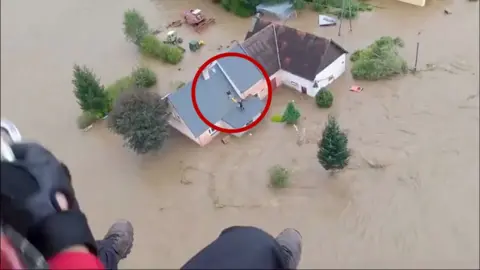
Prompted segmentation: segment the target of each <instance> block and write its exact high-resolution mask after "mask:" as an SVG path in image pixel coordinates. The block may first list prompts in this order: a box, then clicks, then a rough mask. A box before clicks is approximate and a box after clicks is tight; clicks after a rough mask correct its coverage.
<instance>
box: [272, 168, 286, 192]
mask: <svg viewBox="0 0 480 270" xmlns="http://www.w3.org/2000/svg"><path fill="white" fill-rule="evenodd" d="M269 174H270V186H271V187H273V188H286V187H287V186H288V184H289V180H290V172H289V171H288V170H287V169H285V168H284V167H282V166H280V165H275V166H273V167H272V168H270V170H269Z"/></svg>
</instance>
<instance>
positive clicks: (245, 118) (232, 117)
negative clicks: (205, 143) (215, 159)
mask: <svg viewBox="0 0 480 270" xmlns="http://www.w3.org/2000/svg"><path fill="white" fill-rule="evenodd" d="M245 61H246V60H245ZM209 74H210V78H209V79H207V80H205V79H204V78H203V76H200V78H199V79H198V82H197V89H196V91H195V94H196V98H197V103H198V107H199V109H200V111H201V112H202V113H203V115H204V116H205V117H206V118H207V119H208V120H209V121H210V122H212V123H214V124H215V123H217V122H218V121H220V120H224V121H225V122H227V123H228V124H229V125H231V126H232V127H233V128H238V127H243V126H245V125H246V124H247V123H248V122H249V121H251V120H252V119H253V117H255V116H256V115H257V114H259V113H260V112H261V111H262V110H263V108H264V107H265V104H264V102H263V101H261V100H259V99H258V98H248V99H245V100H244V101H243V106H244V110H240V109H239V108H238V104H237V103H235V102H234V101H232V100H231V98H229V96H228V95H227V92H230V95H231V97H233V98H235V99H237V100H240V97H239V96H238V95H237V94H236V93H235V90H234V89H233V87H232V85H231V84H230V83H229V81H228V79H227V77H226V76H225V75H224V74H223V72H222V71H221V70H220V68H219V67H218V64H215V65H213V67H212V68H211V69H210V72H209ZM228 75H229V76H231V74H228ZM235 83H236V82H235ZM191 89H192V82H189V83H187V84H186V85H185V86H183V87H181V88H180V89H178V90H177V91H175V92H174V93H172V94H170V95H169V96H168V97H167V99H168V100H169V101H170V104H171V105H172V106H173V107H174V108H175V110H176V112H177V113H178V115H179V116H180V117H181V118H182V119H183V121H184V122H185V124H186V125H187V127H188V128H189V129H190V131H191V132H192V133H193V135H194V136H195V137H198V136H200V135H201V134H203V133H204V132H205V131H207V129H209V127H208V126H207V125H206V124H205V123H204V122H203V121H202V120H201V119H200V117H199V116H198V115H197V113H196V112H195V109H194V108H193V103H192V98H191Z"/></svg>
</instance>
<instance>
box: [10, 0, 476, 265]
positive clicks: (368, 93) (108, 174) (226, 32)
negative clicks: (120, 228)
mask: <svg viewBox="0 0 480 270" xmlns="http://www.w3.org/2000/svg"><path fill="white" fill-rule="evenodd" d="M1 4H2V9H1V23H2V25H1V34H2V40H1V46H2V47H1V52H2V55H1V56H2V58H1V59H2V60H1V63H2V66H1V67H2V69H1V72H2V73H1V75H2V80H1V87H2V88H1V89H2V90H1V91H2V92H1V94H2V99H1V105H2V106H1V114H2V117H8V118H10V119H11V120H13V121H14V122H15V123H16V124H17V125H18V126H19V128H20V129H21V131H22V132H23V133H24V134H25V136H26V137H29V138H32V139H35V140H38V141H41V142H42V143H43V144H45V145H46V146H47V147H49V148H51V150H52V151H53V152H54V153H56V154H57V155H58V156H59V157H61V158H62V159H64V160H65V161H66V163H67V164H68V165H69V167H70V168H71V170H72V174H73V175H74V181H75V187H76V189H77V193H78V196H79V199H80V201H81V203H82V205H83V208H84V210H85V212H86V213H87V214H88V216H89V218H90V222H91V225H92V227H93V230H94V232H95V234H96V235H97V236H98V237H101V236H103V234H104V233H105V232H106V230H107V228H108V226H109V225H110V224H111V223H112V222H113V221H114V220H115V219H116V218H127V219H130V220H131V221H132V223H133V224H134V227H135V230H136V238H135V245H134V248H133V251H132V253H131V255H130V256H129V257H128V258H127V259H126V260H125V261H124V262H122V264H121V266H122V267H123V268H158V267H160V268H178V267H180V266H181V265H182V264H183V263H184V262H185V261H186V260H187V259H188V258H189V257H190V256H192V255H193V254H194V253H195V252H196V251H198V250H199V249H200V248H202V247H203V246H204V245H206V244H208V243H209V242H210V241H211V240H213V239H214V238H215V237H216V236H217V235H218V233H219V232H220V231H221V229H223V228H225V227H226V226H230V225H236V224H249V225H256V226H260V227H262V228H264V229H265V230H267V231H268V232H270V233H272V234H276V233H278V232H279V231H280V230H281V229H283V228H284V227H287V226H293V227H295V228H297V229H299V230H300V231H301V232H302V234H303V237H304V254H303V258H302V262H301V265H300V267H302V268H366V267H372V268H382V267H389V268H401V267H408V268H426V267H428V268H451V267H462V268H475V267H478V265H479V151H478V149H479V118H478V117H479V111H478V102H479V100H478V93H479V84H478V72H479V65H478V59H479V29H478V19H479V17H478V3H470V2H467V1H440V0H438V1H434V0H431V1H429V3H428V4H427V6H426V7H424V8H418V7H414V6H410V5H406V4H401V3H399V2H396V1H378V5H381V6H382V7H384V8H382V9H377V10H376V11H374V12H370V13H364V14H362V16H361V17H360V19H358V20H356V21H354V22H353V32H351V33H349V32H348V23H345V24H344V27H343V33H342V36H341V37H338V36H337V28H325V29H324V28H322V29H320V28H319V27H317V25H316V21H317V18H316V15H315V14H314V13H311V12H303V13H302V14H300V16H299V18H297V19H295V20H292V21H289V22H288V23H287V24H288V25H291V26H294V27H298V28H300V29H301V30H305V31H310V32H313V33H316V34H319V35H323V36H328V37H332V38H334V39H335V40H336V41H337V42H339V43H340V44H342V45H343V46H345V47H346V48H347V49H348V50H350V51H353V50H354V49H356V48H359V47H363V46H365V45H368V44H369V43H371V42H372V41H373V40H374V39H375V38H378V37H380V36H382V35H398V36H400V37H402V38H403V39H404V40H405V42H406V47H405V49H404V50H403V51H402V53H403V54H404V55H405V56H406V57H407V59H409V61H410V62H411V63H412V64H413V61H414V58H415V44H416V42H417V41H420V43H421V48H420V49H421V52H420V59H419V68H421V69H423V68H425V66H426V65H427V64H434V65H435V67H436V69H434V70H431V71H423V72H420V73H418V74H417V75H415V76H413V75H409V76H406V77H402V78H397V79H394V80H390V81H386V82H373V83H364V82H361V83H360V84H361V85H362V86H363V87H365V91H363V92H362V93H360V94H355V93H352V92H348V91H347V89H348V87H349V86H350V85H351V84H353V81H352V79H351V77H350V75H349V74H348V73H345V75H344V76H343V77H342V78H341V79H339V80H337V81H336V82H335V83H334V84H333V85H332V86H331V89H332V90H333V91H334V93H335V105H334V106H333V107H332V108H331V109H330V110H328V111H323V110H318V109H317V108H315V106H314V104H313V100H312V99H308V98H305V97H301V96H300V95H299V94H296V93H294V92H293V91H291V90H289V89H282V90H279V91H277V94H276V95H275V96H274V98H273V105H272V109H271V111H270V115H271V114H273V113H278V112H280V111H281V110H282V109H283V107H284V106H285V103H286V102H287V101H288V100H291V99H294V100H295V101H296V102H297V103H298V105H299V107H300V109H301V111H302V113H303V116H304V117H305V119H303V120H302V122H301V126H302V128H303V127H304V128H306V137H307V139H308V142H307V143H306V144H304V145H303V146H300V147H299V146H298V145H297V144H296V134H295V131H294V130H293V129H291V128H287V127H283V126H280V125H278V124H273V123H271V122H270V121H269V120H265V121H263V123H262V124H261V125H260V126H259V127H258V128H256V129H255V130H253V131H252V134H253V135H252V136H245V137H243V138H241V139H238V140H233V141H232V142H231V143H230V144H228V145H222V144H221V143H220V140H219V139H217V140H216V141H215V142H214V143H212V144H211V145H209V146H208V147H206V148H200V147H198V146H197V145H195V144H194V143H192V142H190V141H189V140H188V139H187V138H185V137H183V136H182V135H180V134H178V133H176V132H173V134H172V138H171V140H170V141H169V143H168V145H167V146H166V147H165V149H164V151H162V153H159V154H158V155H156V156H148V157H137V156H135V155H134V154H133V153H131V152H129V151H128V150H127V149H125V148H123V147H122V141H121V140H120V139H119V138H118V137H116V136H115V135H112V134H111V133H109V132H108V131H107V130H106V129H105V128H104V127H103V126H102V125H99V126H97V127H95V128H94V129H93V130H91V131H90V132H87V133H83V132H81V131H79V130H78V129H77V128H76V125H75V117H76V116H77V115H78V114H79V108H78V105H77V104H76V102H75V99H74V97H73V94H72V86H71V73H72V65H73V64H74V63H79V64H86V65H88V66H89V67H91V68H93V69H94V70H95V71H96V72H97V74H98V75H99V76H101V79H102V81H103V82H104V83H105V84H108V83H110V82H113V81H114V80H115V79H117V78H119V77H120V76H123V75H125V74H127V73H128V72H130V70H131V69H132V68H133V67H134V66H135V65H136V64H138V63H144V64H146V65H149V66H150V67H152V68H153V69H155V71H157V72H158V77H159V81H160V84H159V87H158V88H159V91H161V92H163V93H166V92H168V91H169V90H170V88H171V85H172V82H173V81H175V80H189V79H191V77H192V76H193V74H194V72H195V70H196V68H197V67H198V66H200V64H201V63H202V61H204V60H206V59H207V58H209V57H210V56H212V55H213V54H215V53H216V52H217V47H218V46H219V45H227V44H228V43H230V41H231V40H235V39H237V40H240V39H242V38H243V37H244V34H245V32H246V30H247V29H248V28H249V27H250V25H251V20H250V19H239V18H236V17H233V16H232V15H231V14H228V13H225V12H224V11H223V10H222V9H221V8H220V7H217V6H213V5H212V4H211V3H210V1H209V0H190V1H186V0H158V1H152V2H151V1H145V0H115V1H113V0H103V1H93V0H69V1H64V0H43V1H33V0H4V1H3V0H2V3H1ZM445 7H448V8H449V9H450V10H451V11H452V14H451V15H448V16H447V15H444V14H443V9H444V8H445ZM127 8H136V9H138V10H140V11H141V12H142V13H143V14H144V15H145V17H146V18H147V20H148V22H149V23H150V24H151V26H152V27H157V26H160V25H165V24H167V23H168V22H170V21H172V20H177V19H179V14H180V13H181V12H182V11H183V10H184V9H187V8H200V9H202V10H204V11H205V12H206V14H208V15H213V16H214V17H215V18H216V19H217V24H216V25H214V26H212V27H211V28H209V29H207V30H206V31H205V32H204V33H203V34H202V35H198V34H193V31H192V29H189V28H188V27H187V26H183V27H182V28H179V29H177V31H178V33H179V35H180V36H181V37H183V38H184V39H186V40H187V41H188V40H190V39H203V40H205V41H206V43H207V45H206V47H204V48H203V49H202V51H201V52H200V53H197V54H191V53H187V56H186V58H185V60H184V61H183V63H182V64H181V65H180V66H179V67H181V68H182V70H181V71H178V70H177V67H174V68H171V67H167V66H164V65H161V64H159V63H157V62H154V61H151V60H146V59H143V58H142V57H140V55H139V54H138V52H137V51H136V49H135V48H134V46H133V45H131V44H129V43H127V42H126V41H125V39H124V37H123V33H122V30H121V27H122V15H123V11H124V10H126V9H127ZM418 32H421V34H420V35H418ZM328 113H333V114H335V115H337V116H338V117H339V121H340V124H341V126H342V127H343V128H345V129H346V130H348V133H349V140H350V145H351V148H352V149H353V151H354V157H353V158H352V161H351V165H350V166H349V169H347V170H345V171H344V172H342V173H340V174H338V175H336V176H335V177H334V178H331V177H329V176H328V174H327V173H326V172H325V171H324V170H323V169H322V168H321V166H320V165H319V164H318V162H317V160H316V150H317V147H316V141H317V140H318V138H319V136H320V133H321V129H322V127H323V125H324V123H325V121H326V117H327V114H328ZM268 117H269V116H267V118H268ZM366 160H370V161H372V162H378V163H381V164H383V165H385V167H384V168H383V169H375V168H371V166H369V165H368V162H366ZM274 164H282V165H283V166H286V167H288V168H290V169H291V170H292V171H293V176H292V177H293V184H292V187H291V188H289V189H287V190H283V191H281V192H272V191H270V190H269V189H268V188H267V170H268V168H269V167H270V166H272V165H274Z"/></svg>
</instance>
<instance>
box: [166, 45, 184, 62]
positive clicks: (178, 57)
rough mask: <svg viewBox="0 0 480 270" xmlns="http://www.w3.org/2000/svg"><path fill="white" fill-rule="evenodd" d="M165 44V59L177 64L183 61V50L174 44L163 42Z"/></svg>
mask: <svg viewBox="0 0 480 270" xmlns="http://www.w3.org/2000/svg"><path fill="white" fill-rule="evenodd" d="M163 46H164V52H165V58H164V59H163V60H164V61H165V62H167V63H169V64H173V65H176V64H178V63H180V62H181V61H182V59H183V51H182V50H180V49H179V48H178V47H177V46H172V45H168V44H163Z"/></svg>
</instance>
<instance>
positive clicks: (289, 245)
mask: <svg viewBox="0 0 480 270" xmlns="http://www.w3.org/2000/svg"><path fill="white" fill-rule="evenodd" d="M275 239H276V240H277V242H278V244H279V245H280V247H281V248H282V251H283V255H284V258H285V261H286V262H287V267H288V269H297V267H298V263H299V262H300V258H301V257H302V235H301V234H300V233H299V232H298V231H297V230H295V229H291V228H287V229H285V230H283V231H282V232H281V233H280V234H279V235H278V236H277V237H276V238H275Z"/></svg>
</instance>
